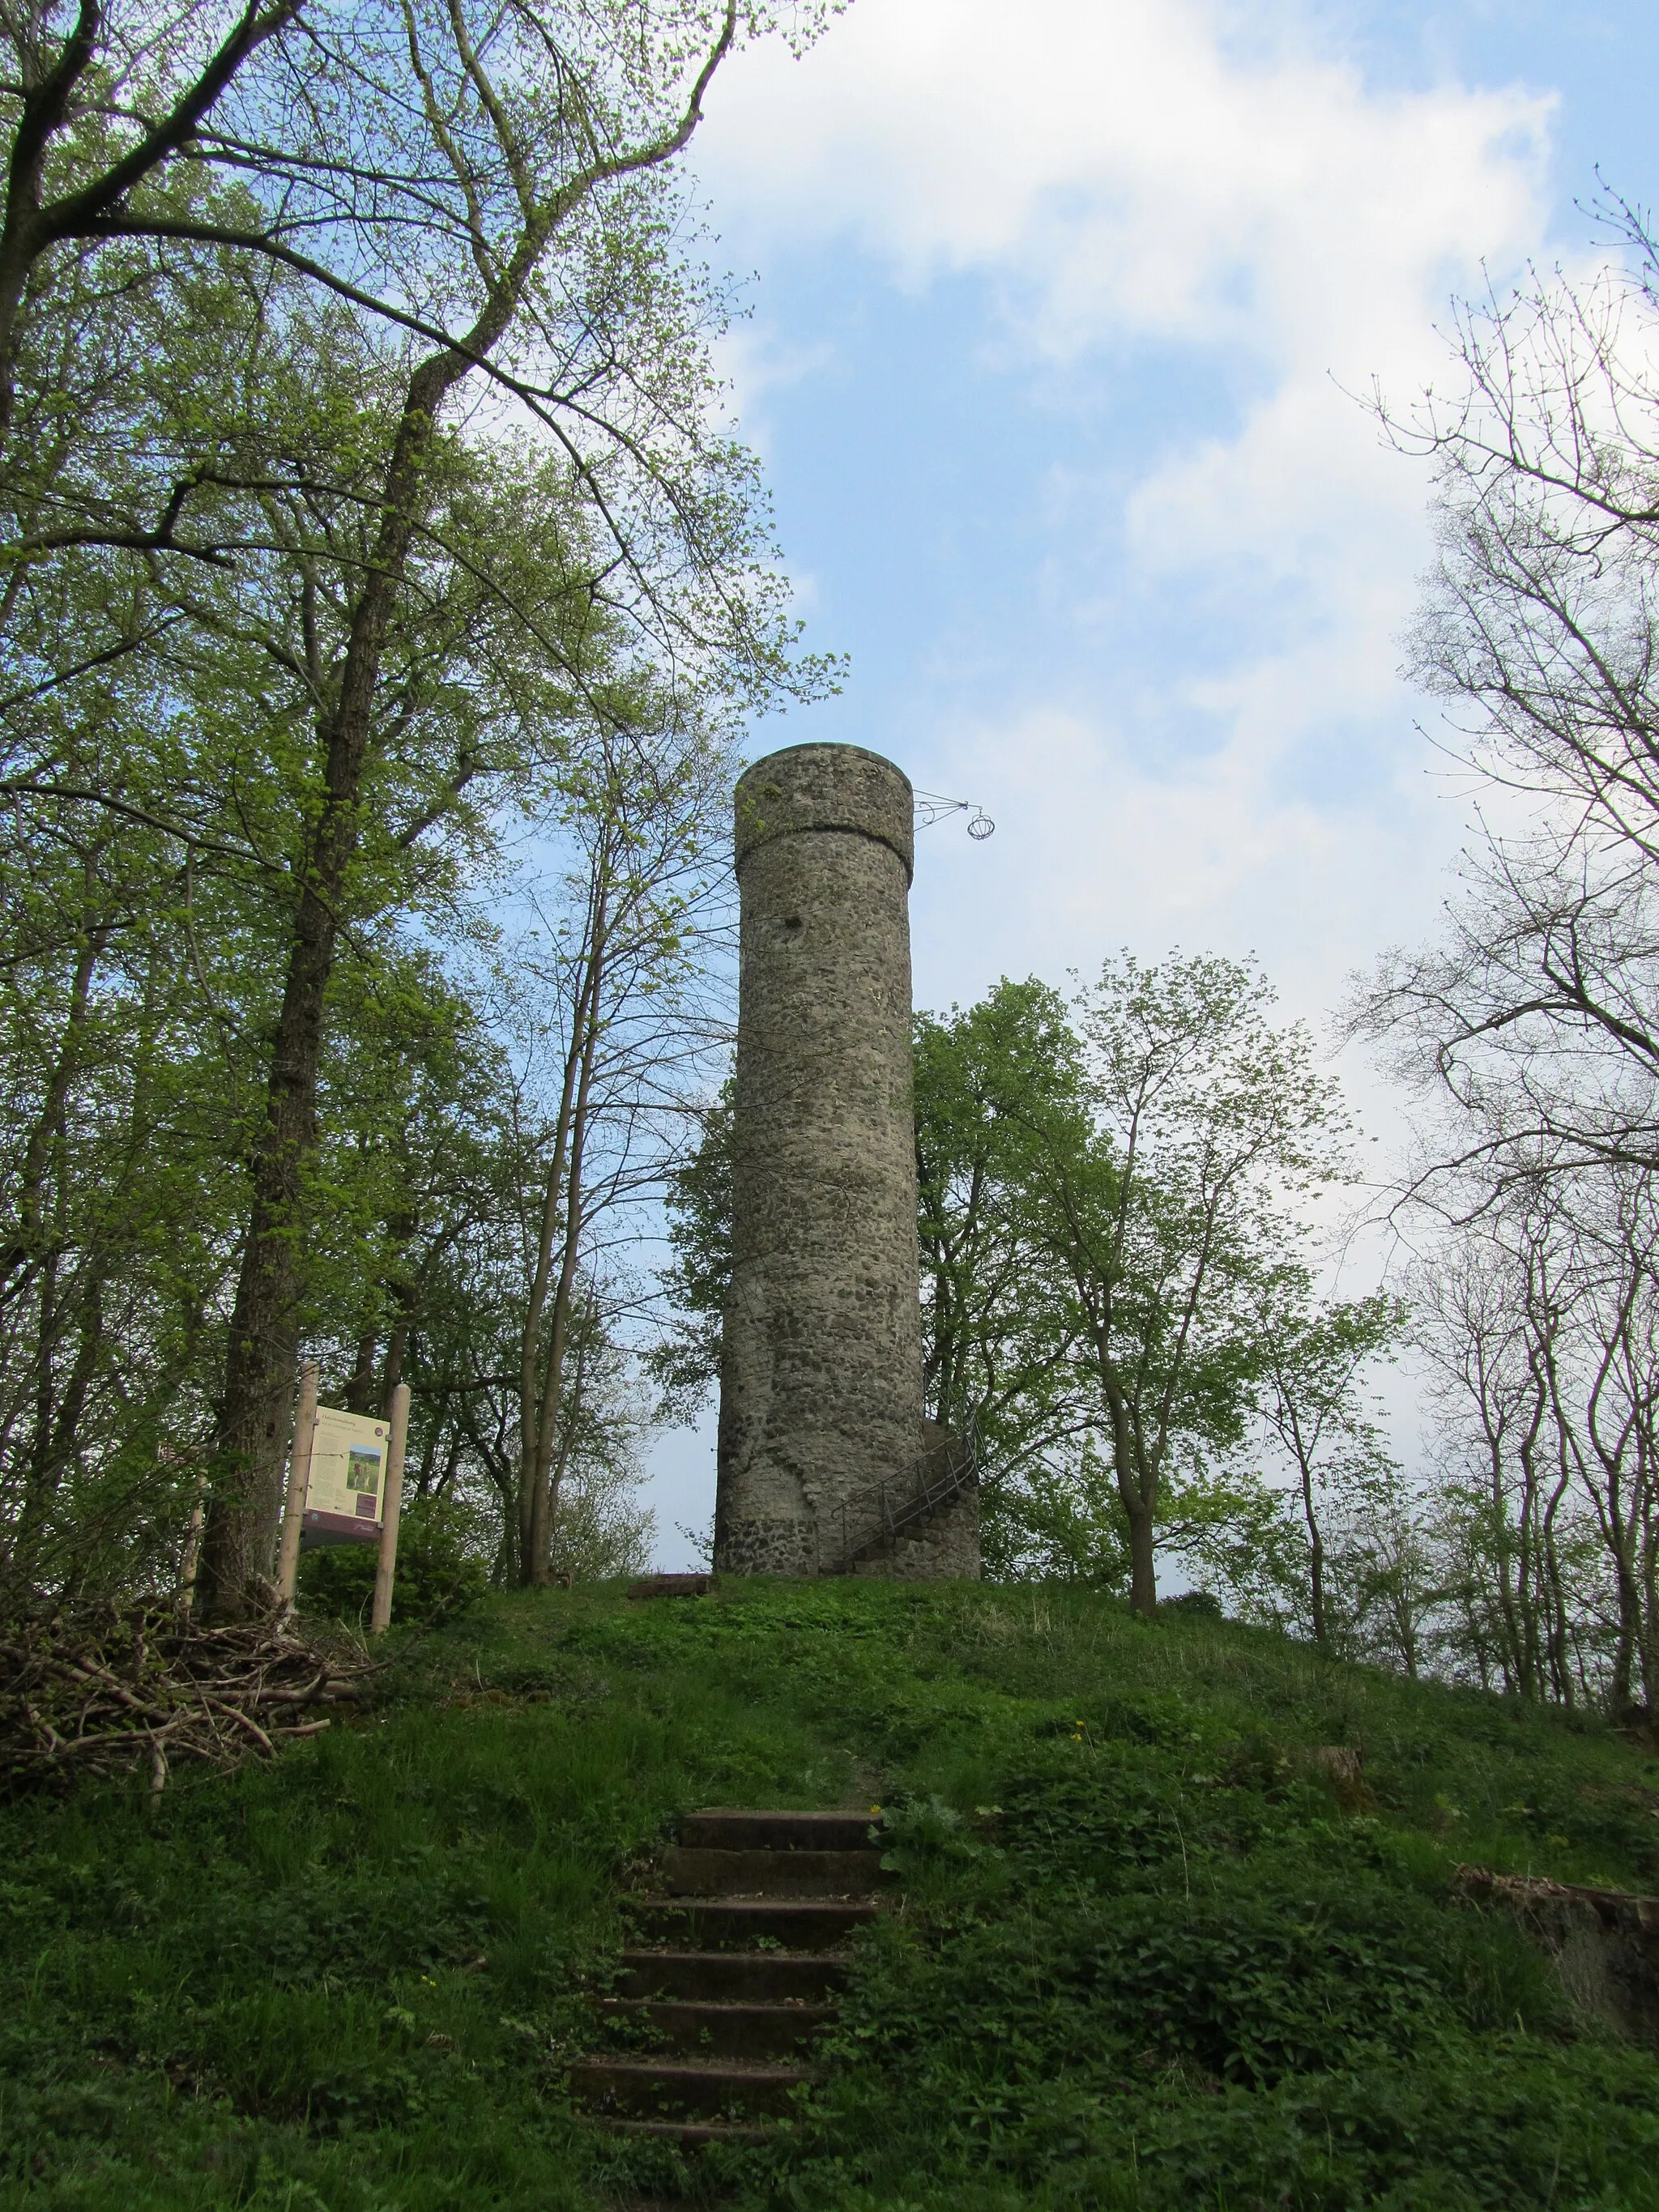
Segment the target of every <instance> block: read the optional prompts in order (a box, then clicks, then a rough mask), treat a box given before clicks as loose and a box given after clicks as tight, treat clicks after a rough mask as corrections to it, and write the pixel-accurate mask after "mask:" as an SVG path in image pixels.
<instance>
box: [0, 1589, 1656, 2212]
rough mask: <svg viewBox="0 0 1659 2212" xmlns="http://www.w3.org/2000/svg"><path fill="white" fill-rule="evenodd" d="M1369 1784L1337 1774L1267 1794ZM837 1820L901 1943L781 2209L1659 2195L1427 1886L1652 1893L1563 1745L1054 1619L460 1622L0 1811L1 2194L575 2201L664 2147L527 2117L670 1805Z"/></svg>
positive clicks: (1581, 2046)
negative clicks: (223, 1728) (1469, 1875)
mask: <svg viewBox="0 0 1659 2212" xmlns="http://www.w3.org/2000/svg"><path fill="white" fill-rule="evenodd" d="M1331 1745H1346V1746H1350V1747H1359V1748H1361V1749H1363V1752H1364V1785H1363V1786H1362V1787H1359V1788H1355V1787H1354V1786H1353V1785H1352V1784H1350V1783H1346V1782H1344V1781H1341V1780H1340V1779H1333V1778H1331V1777H1330V1776H1328V1774H1327V1773H1326V1772H1325V1771H1323V1770H1322V1767H1321V1765H1319V1764H1318V1762H1317V1761H1316V1760H1315V1759H1312V1758H1311V1757H1310V1753H1312V1752H1313V1751H1314V1750H1315V1749H1316V1747H1322V1746H1331ZM851 1803H868V1804H870V1805H872V1806H873V1805H878V1804H879V1805H880V1806H881V1807H882V1808H884V1823H885V1826H886V1827H887V1830H888V1832H889V1837H890V1850H891V1855H892V1857H893V1858H894V1860H895V1861H896V1863H897V1866H898V1869H899V1871H900V1872H901V1874H902V1876H903V1880H904V1892H903V1899H902V1906H901V1907H900V1908H899V1909H898V1910H896V1911H894V1912H893V1913H892V1914H890V1916H889V1917H887V1918H886V1919H885V1921H884V1923H883V1925H882V1926H881V1928H880V1929H879V1931H878V1935H877V1936H876V1938H875V1939H874V1940H873V1941H872V1942H870V1943H869V1944H868V1945H867V1947H866V1952H865V1954H864V1959H863V1963H862V1965H861V1967H860V1972H859V1975H858V1978H857V1982H856V1985H855V1989H854V1996H853V1997H852V1999H851V2001H850V2002H849V2003H848V2006H847V2007H846V2008H845V2010H844V2013H843V2019H842V2028H841V2030H840V2032H839V2033H838V2037H837V2039H836V2043H835V2044H834V2045H832V2046H831V2048H830V2051H829V2058H830V2067H829V2075H828V2078H827V2079H826V2081H825V2083H824V2085H823V2088H822V2090H821V2091H820V2092H819V2093H818V2095H817V2099H816V2101H815V2102H814V2104H813V2105H812V2106H811V2107H810V2108H806V2109H804V2110H803V2112H802V2113H801V2115H800V2117H799V2121H798V2122H797V2123H796V2124H794V2125H793V2127H792V2129H791V2130H790V2131H789V2133H788V2135H787V2138H786V2139H785V2140H784V2141H783V2142H781V2143H780V2144H779V2145H778V2146H777V2147H776V2148H768V2149H767V2150H765V2151H763V2152H752V2151H751V2152H744V2153H731V2152H728V2153H726V2154H724V2159H725V2162H724V2164H721V2163H720V2162H719V2161H718V2160H714V2161H711V2163H710V2165H709V2166H708V2167H707V2168H705V2169H704V2170H703V2171H702V2179H701V2180H700V2181H699V2180H696V2179H692V2180H690V2181H689V2182H686V2183H685V2185H686V2186H689V2187H690V2188H692V2189H693V2190H696V2189H699V2188H702V2189H703V2190H705V2191H707V2192H708V2193H711V2194H712V2193H714V2192H715V2187H716V2185H718V2189H719V2191H723V2192H724V2196H723V2198H722V2201H726V2202H731V2203H746V2204H749V2205H751V2206H754V2207H757V2208H758V2207H760V2206H763V2205H771V2206H776V2207H780V2208H786V2207H787V2208H789V2212H878V2208H879V2212H933V2208H941V2212H942V2208H945V2207H947V2206H948V2207H949V2208H950V2212H1016V2208H1019V2212H1024V2208H1028V2207H1030V2208H1035V2207H1042V2208H1049V2207H1053V2208H1056V2212H1058V2208H1060V2207H1073V2206H1075V2207H1079V2208H1082V2207H1090V2208H1094V2207H1113V2208H1115V2207H1123V2208H1131V2207H1135V2208H1146V2212H1154V2209H1155V2208H1157V2212H1162V2208H1166V2207H1167V2208H1174V2207H1176V2206H1179V2207H1181V2208H1182V2212H1189V2209H1190V2212H1196V2208H1203V2207H1216V2208H1226V2212H1245V2208H1249V2207H1255V2206H1258V2205H1261V2206H1273V2207H1279V2206H1291V2207H1297V2208H1312V2207H1320V2208H1332V2209H1333V2212H1334V2208H1339V2207H1348V2206H1358V2205H1372V2204H1376V2205H1387V2206H1390V2207H1398V2208H1401V2212H1404V2208H1407V2207H1409V2208H1411V2212H1441V2208H1453V2207H1460V2208H1461V2207H1465V2206H1483V2207H1484V2206H1491V2207H1493V2208H1503V2212H1521V2209H1522V2208H1530V2207H1534V2206H1536V2207H1539V2208H1549V2212H1576V2208H1584V2207H1592V2206H1593V2207H1596V2208H1608V2212H1612V2208H1621V2209H1622V2208H1626V2207H1630V2208H1645V2207H1655V2208H1659V2057H1656V2056H1654V2055H1651V2054H1649V2053H1647V2052H1645V2051H1637V2050H1633V2049H1631V2048H1629V2047H1627V2046H1626V2045H1620V2044H1619V2043H1618V2042H1616V2041H1615V2040H1613V2039H1612V2038H1611V2037H1609V2036H1607V2034H1606V2033H1603V2032H1601V2031H1598V2030H1597V2029H1596V2028H1595V2027H1594V2026H1593V2025H1589V2024H1587V2023H1585V2022H1583V2021H1577V2020H1575V2018H1574V2017H1573V2016H1572V2015H1571V2011H1570V2009H1569V2008H1568V2006H1567V2004H1566V2002H1565V1998H1564V1996H1562V1994H1561V1991H1560V1990H1559V1985H1558V1984H1557V1981H1556V1979H1555V1977H1554V1975H1553V1971H1552V1970H1551V1969H1550V1968H1549V1966H1547V1963H1546V1962H1545V1961H1544V1960H1542V1959H1541V1957H1540V1956H1539V1955H1538V1954H1535V1953H1534V1951H1532V1950H1531V1949H1530V1948H1528V1946H1527V1945H1526V1943H1525V1942H1523V1941H1522V1939H1521V1937H1520V1936H1518V1935H1517V1934H1516V1932H1515V1931H1514V1930H1513V1929H1511V1927H1510V1925H1509V1923H1507V1922H1506V1921H1504V1920H1503V1919H1501V1918H1499V1917H1493V1916H1490V1915H1487V1914H1484V1913H1481V1912H1479V1911H1475V1910H1474V1909H1473V1908H1471V1907H1470V1906H1468V1905H1460V1904H1458V1903H1456V1902H1455V1901H1454V1899H1452V1897H1451V1895H1450V1893H1449V1877H1450V1875H1451V1872H1452V1869H1454V1867H1455V1865H1456V1864H1457V1863H1459V1862H1461V1861H1466V1860H1473V1861H1477V1862H1480V1863H1484V1864H1486V1865H1490V1866H1493V1867H1496V1868H1498V1869H1501V1870H1505V1871H1516V1872H1525V1871H1532V1872H1534V1873H1544V1874H1549V1875H1556V1876H1558V1877H1560V1878H1562V1879H1564V1880H1569V1881H1598V1882H1605V1883H1609V1884H1613V1885H1616V1886H1620V1887H1632V1888H1638V1889H1651V1890H1659V1762H1656V1761H1655V1760H1654V1759H1652V1758H1651V1757H1650V1756H1649V1755H1648V1754H1647V1753H1644V1752H1642V1751H1640V1750H1638V1748H1636V1747H1632V1746H1631V1745H1630V1744H1627V1743H1626V1742H1623V1741H1620V1740H1619V1739H1618V1738H1616V1737H1614V1736H1613V1735H1611V1734H1610V1733H1609V1732H1607V1730H1606V1729H1603V1728H1601V1726H1600V1725H1599V1724H1598V1723H1595V1722H1593V1721H1589V1720H1585V1721H1583V1722H1577V1723H1575V1722H1571V1721H1568V1720H1564V1719H1561V1718H1552V1717H1541V1716H1539V1715H1536V1714H1531V1713H1528V1712H1526V1711H1522V1710H1521V1709H1519V1708H1517V1707H1516V1706H1513V1705H1508V1704H1505V1703H1504V1702H1502V1701H1500V1700H1499V1699H1495V1698H1490V1697H1485V1696H1481V1695H1478V1694H1476V1693H1474V1692H1461V1691H1451V1690H1447V1689H1443V1688H1440V1687H1436V1686H1413V1685H1410V1684H1405V1683H1401V1682H1400V1681H1397V1680H1393V1679H1391V1678H1389V1677H1387V1676H1384V1675H1382V1674H1375V1673H1371V1672H1369V1671H1366V1670H1364V1669H1359V1668H1348V1667H1340V1666H1334V1665H1325V1664H1322V1663H1321V1662H1318V1661H1317V1660H1316V1658H1314V1657H1313V1656H1311V1655H1310V1653H1309V1652H1308V1651H1307V1650H1305V1649H1304V1648H1302V1647H1300V1646H1298V1645H1295V1644H1289V1643H1286V1642H1285V1641H1282V1640H1280V1639H1279V1638H1273V1637H1270V1636H1267V1635H1265V1634H1261V1633H1256V1632H1250V1631H1247V1630H1243V1629H1239V1628H1236V1627H1233V1626H1228V1625H1226V1624H1224V1623H1221V1622H1218V1621H1214V1620H1206V1619H1204V1618H1202V1617H1200V1616H1194V1615H1192V1614H1190V1613H1186V1612H1184V1611H1183V1610H1182V1609H1181V1608H1178V1607H1177V1608H1172V1609H1170V1610H1169V1611H1167V1612H1166V1613H1164V1616H1163V1617H1162V1618H1161V1619H1160V1620H1159V1621H1158V1623H1157V1624H1156V1625H1155V1626H1151V1627H1148V1626H1146V1625H1144V1624H1142V1623H1140V1622H1139V1621H1136V1620H1133V1619H1132V1618H1131V1617H1130V1616H1129V1615H1128V1614H1127V1612H1126V1611H1125V1610H1124V1609H1123V1608H1121V1607H1119V1606H1117V1605H1116V1604H1115V1603H1113V1602H1111V1601H1107V1600H1104V1599H1102V1598H1099V1597H1097V1596H1094V1595H1089V1594H1087V1593H1084V1592H1079V1591H1076V1590H1073V1589H1060V1588H1054V1587H1037V1588H1022V1589H977V1588H975V1589H965V1588H962V1587H957V1586H948V1587H944V1586H941V1587H933V1588H915V1587H904V1586H894V1585H883V1584H880V1583H855V1584H845V1583H818V1584H811V1585H800V1584H793V1585H792V1584H782V1585H780V1584H767V1585H763V1584H759V1583H752V1584H734V1585H732V1586H729V1587H728V1588H726V1589H723V1590H721V1591H720V1592H719V1593H718V1594H717V1595H714V1596H712V1597H709V1598H706V1599H702V1600H699V1601H693V1602H687V1601H659V1602H657V1603H653V1604H650V1605H641V1604H629V1603H628V1602H626V1601H624V1600H623V1599H622V1598H621V1597H620V1595H617V1594H615V1593H611V1592H603V1591H577V1592H557V1591H556V1592H550V1593H546V1594H538V1595H533V1596H532V1595H526V1596H514V1597H501V1598H495V1599H491V1600H489V1601H487V1602H486V1603H485V1604H484V1605H483V1606H481V1607H479V1608H477V1610H476V1611H475V1612H473V1613H470V1614H468V1615H466V1616H465V1617H464V1618H463V1619H461V1620H459V1621H456V1622H454V1623H452V1624H451V1625H450V1626H448V1627H447V1628H445V1629H444V1630H443V1631H441V1632H437V1633H435V1634H432V1635H428V1636H425V1637H413V1636H411V1637H407V1638H404V1639H402V1640H401V1641H400V1642H399V1641H398V1640H396V1639H394V1649H393V1653H392V1663H391V1665H390V1666H389V1667H388V1669H387V1671H386V1674H385V1676H384V1677H383V1678H382V1697H381V1700H380V1704H379V1705H378V1706H377V1708H376V1709H375V1710H374V1711H373V1712H371V1713H369V1714H367V1715H365V1716H364V1717H362V1718H361V1719H360V1720H357V1721H356V1722H354V1723H351V1724H350V1725H349V1726H347V1727H345V1728H343V1729H337V1730H336V1731H334V1732H332V1733H331V1734H329V1735H325V1736H322V1737H320V1738H317V1739H314V1740H313V1741H310V1742H308V1743H307V1744H304V1745H302V1746H300V1747H296V1748H295V1749H293V1750H291V1751H289V1752H288V1753H285V1754H284V1755H283V1758H282V1759H281V1760H280V1761H279V1762H278V1763H277V1764H276V1765H274V1766H268V1767H264V1768H260V1769H255V1768H249V1769H247V1770H245V1771H242V1772H241V1773H240V1774H237V1775H234V1776H232V1777H228V1778H227V1777H206V1776H202V1777H197V1778H191V1777H189V1776H184V1777H181V1778H179V1779H178V1780H176V1781H175V1783H174V1784H173V1785H172V1787H171V1788H170V1789H169V1790H168V1792H167V1796H165V1798H164V1799H163V1800H162V1801H161V1805H160V1807H159V1809H158V1810H157V1811H156V1813H155V1815H154V1816H153V1817H151V1816H149V1815H147V1814H146V1812H145V1809H144V1807H143V1802H142V1792H141V1791H140V1790H137V1788H135V1789H134V1790H133V1791H132V1792H131V1793H130V1794H129V1793H125V1792H122V1791H118V1790H104V1791H102V1792H88V1793H87V1794H84V1795H82V1796H76V1797H72V1798H70V1799H67V1800H64V1801H55V1800H54V1801H48V1800H44V1799H35V1800H33V1801H32V1802H22V1803H20V1804H14V1805H12V1806H11V1807H9V1808H7V1809H6V1810H5V1811H4V1812H3V1814H0V1930H3V1941H0V2203H4V2204H6V2205H27V2206H29V2207H31V2208H46V2207H59V2206H62V2207H70V2206H75V2207H88V2208H98V2209H99V2212H103V2208H110V2212H114V2208H116V2207H121V2208H134V2207H161V2206H166V2207H169V2208H170V2207H175V2206H176V2207H197V2206H203V2207H205V2206H213V2207H219V2206H233V2205H234V2206H243V2207H249V2208H258V2212H437V2208H440V2207H442V2208H471V2207H475V2206H476V2207H485V2206H489V2207H495V2206H501V2207H513V2208H519V2207H522V2208H524V2212H531V2208H532V2207H533V2208H535V2212H559V2208H566V2207H568V2208H579V2207H580V2208H595V2209H596V2212H597V2208H599V2207H602V2206H605V2205H610V2204H613V2203H617V2202H618V2201H619V2200H622V2199H624V2198H625V2197H627V2196H628V2195H629V2191H630V2190H639V2189H650V2190H653V2191H657V2192H659V2193H661V2194H672V2193H675V2192H676V2191H678V2188H679V2187H680V2186H681V2185H682V2179H681V2177H680V2176H679V2174H678V2172H677V2171H676V2170H675V2169H674V2167H673V2162H672V2160H670V2159H668V2158H666V2157H665V2154H661V2153H658V2152H645V2151H641V2150H639V2149H637V2148H634V2147H631V2146H628V2147H624V2146H618V2145H616V2144H612V2143H611V2142H607V2141H605V2139H603V2138H598V2137H596V2136H594V2135H593V2134H592V2133H591V2132H590V2131H589V2130H586V2128H585V2127H584V2126H583V2125H582V2124H581V2123H580V2120H579V2119H578V2118H575V2117H574V2116H573V2115H572V2113H571V2112H570V2110H569V2108H568V2105H567V2104H566V2102H565V2101H564V2099H563V2096H562V2087H561V2072H560V2069H561V2063H562V2060H563V2059H564V2058H566V2057H568V2055H569V2053H570V2052H571V2051H572V2050H573V2049H574V2048H576V2047H579V2045H580V2043H581V2041H582V2040H583V2039H586V2036H587V2033H588V2031H587V2030H586V2025H585V2021H584V2017H583V2010H582V2006H583V1991H584V1989H585V1988H586V1987H591V1986H592V1983H593V1981H594V1979H595V1978H599V1980H601V1981H602V1979H603V1976H604V1972H605V1960H606V1959H607V1956H608V1955H609V1954H611V1953H612V1952H614V1950H615V1948H617V1943H618V1942H619V1938H620V1929H621V1915H620V1907H619V1903H618V1899H619V1895H620V1893H621V1885H622V1882H623V1879H624V1877H625V1875H626V1873H627V1869H629V1865H630V1863H634V1862H635V1861H637V1860H638V1859H640V1858H641V1857H642V1856H643V1855H645V1854H647V1853H648V1851H649V1850H650V1849H651V1848H652V1845H653V1843H654V1842H655V1841H656V1840H657V1839H659V1838H660V1837H661V1836H662V1834H663V1833H664V1832H665V1827H666V1826H668V1824H670V1823H671V1820H672V1819H673V1817H674V1815H675V1814H677V1813H678V1812H679V1811H681V1810H683V1809H686V1808H693V1807H696V1806H700V1805H710V1804H753V1805H766V1804H776V1805H796V1806H805V1807H811V1806H826V1807H828V1806H837V1805H843V1804H851Z"/></svg>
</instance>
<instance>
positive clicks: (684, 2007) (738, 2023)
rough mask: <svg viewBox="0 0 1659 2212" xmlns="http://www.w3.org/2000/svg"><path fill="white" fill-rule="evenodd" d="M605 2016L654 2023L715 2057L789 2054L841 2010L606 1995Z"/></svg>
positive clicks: (678, 2046) (680, 2044)
mask: <svg viewBox="0 0 1659 2212" xmlns="http://www.w3.org/2000/svg"><path fill="white" fill-rule="evenodd" d="M599 2015H600V2017H601V2019H604V2020H607V2021H617V2022H618V2023H619V2024H620V2025H622V2026H623V2027H644V2028H652V2029H654V2030H655V2031H656V2033H658V2034H659V2035H661V2036H665V2037H666V2038H667V2039H668V2041H669V2043H670V2045H671V2046H672V2047H673V2048H674V2049H675V2050H677V2051H694V2052H697V2053H699V2054H701V2055H704V2056H707V2057H711V2058H789V2057H793V2056H794V2055H795V2054H796V2053H797V2052H799V2051H800V2050H801V2049H802V2048H803V2047H804V2046H805V2045H807V2044H809V2043H811V2042H812V2041H813V2040H814V2039H815V2038H817V2036H820V2035H822V2034H823V2031H824V2029H825V2028H826V2027H828V2026H829V2023H830V2021H832V2020H834V2018H835V2016H836V2008H835V2006H834V2005H828V2004H816V2005H809V2004H734V2003H732V2002H730V2001H729V2000H724V2001H723V2000H719V1999H714V2000H711V1999H709V1998H707V1997H696V1998H661V1997H644V1998H641V1997H602V1998H601V1999H600V2000H599Z"/></svg>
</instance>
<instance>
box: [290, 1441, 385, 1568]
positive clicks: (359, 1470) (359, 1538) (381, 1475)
mask: <svg viewBox="0 0 1659 2212" xmlns="http://www.w3.org/2000/svg"><path fill="white" fill-rule="evenodd" d="M390 1434H391V1424H390V1422H388V1421H386V1420H384V1419H375V1418H374V1415H372V1414H369V1413H337V1412H336V1411H335V1409H334V1407H331V1406H319V1407H318V1408H317V1414H316V1426H315V1428H314V1429H313V1431H312V1443H311V1468H310V1474H309V1479H308V1480H307V1484H306V1503H305V1519H304V1522H303V1523H302V1528H301V1543H302V1545H303V1546H304V1547H305V1548H306V1550H307V1551H310V1550H312V1549H313V1548H314V1547H316V1546H318V1545H321V1544H352V1543H364V1544H374V1543H378V1542H379V1541H380V1524H381V1521H382V1518H383V1516H384V1504H385V1498H386V1459H387V1453H388V1449H389V1438H390Z"/></svg>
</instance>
